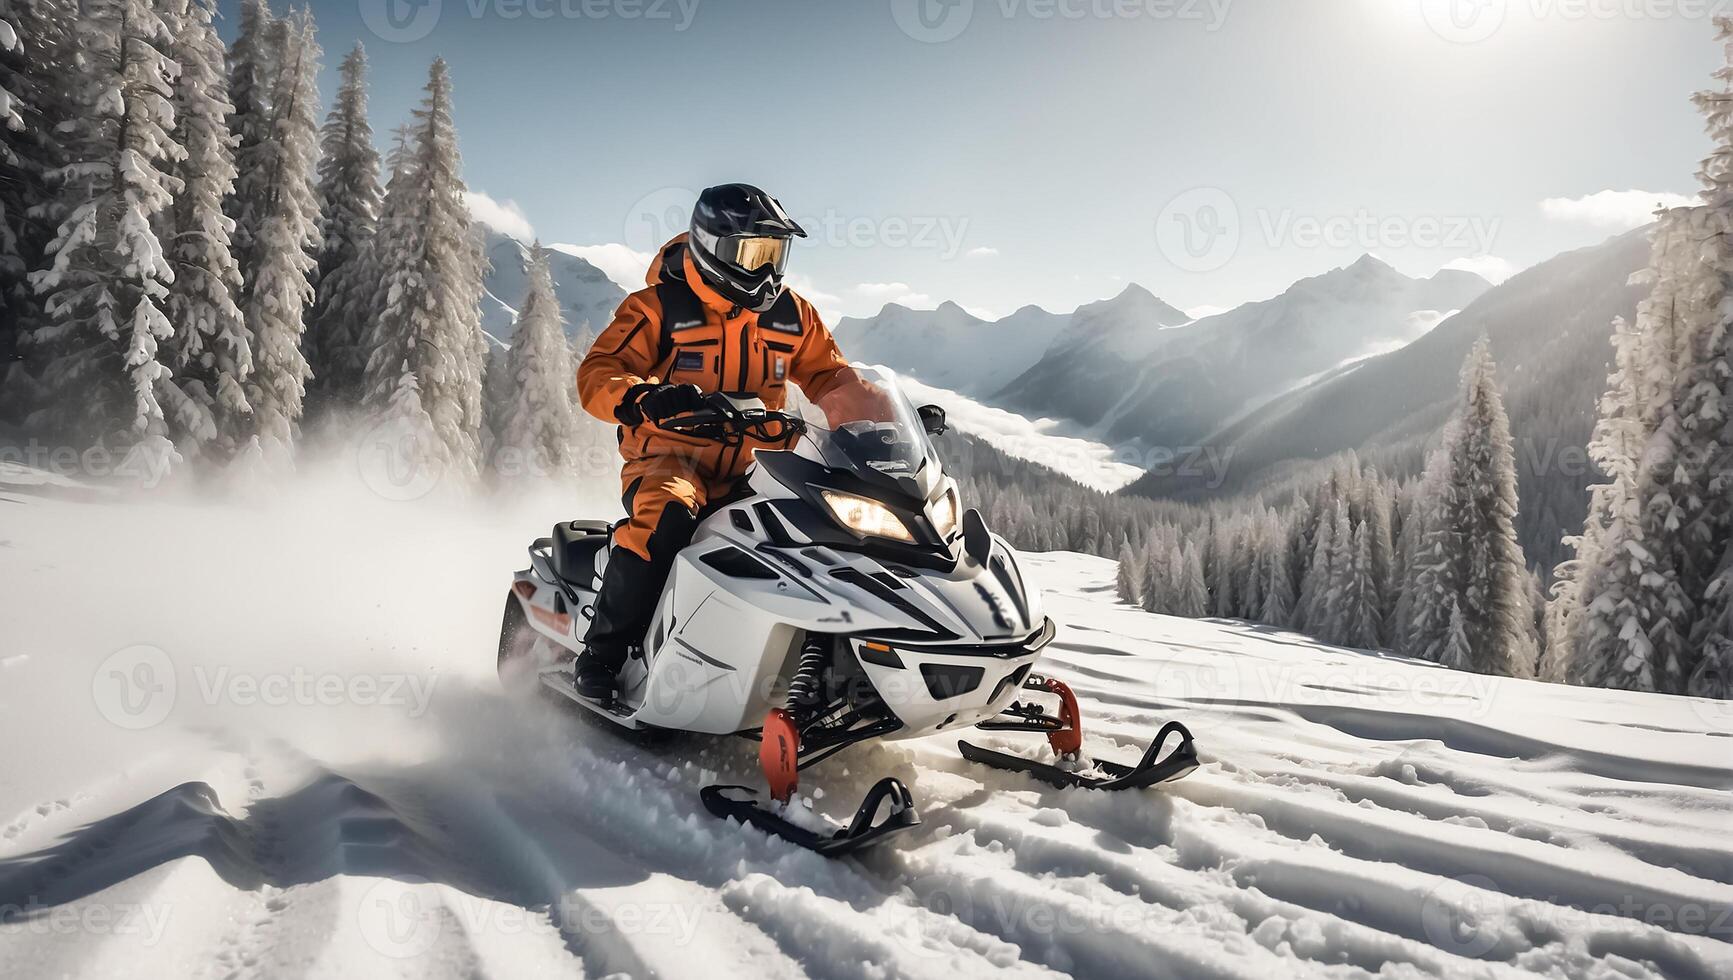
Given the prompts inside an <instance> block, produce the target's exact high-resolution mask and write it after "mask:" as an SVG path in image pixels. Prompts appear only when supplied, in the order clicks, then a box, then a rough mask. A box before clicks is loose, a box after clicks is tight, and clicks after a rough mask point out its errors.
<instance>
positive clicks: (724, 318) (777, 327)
mask: <svg viewBox="0 0 1733 980" xmlns="http://www.w3.org/2000/svg"><path fill="white" fill-rule="evenodd" d="M644 281H645V283H646V287H645V288H644V289H640V290H638V291H637V292H635V293H633V294H631V295H630V296H627V297H626V299H625V301H624V302H622V303H621V304H620V308H619V309H618V310H616V311H615V312H614V322H613V323H610V324H609V325H608V329H606V330H604V331H602V334H601V336H599V337H597V338H596V342H595V344H594V346H592V347H591V348H590V352H589V353H588V354H587V355H585V356H584V361H583V364H581V365H580V366H579V367H578V397H579V399H580V400H581V401H582V403H583V406H584V409H585V411H588V412H589V413H590V414H591V415H594V416H595V417H597V418H599V419H601V420H602V421H604V422H615V423H617V422H619V418H618V417H617V416H616V415H615V413H616V411H617V410H618V409H619V407H620V402H621V401H622V400H623V399H624V398H625V396H626V392H627V390H628V389H630V388H631V387H632V386H633V385H638V384H644V383H647V382H666V383H668V384H695V385H697V386H698V387H699V388H701V389H703V390H704V391H705V392H715V391H726V392H728V393H730V394H747V395H752V396H755V397H757V398H760V399H762V400H763V401H764V404H765V407H767V408H770V409H773V410H775V409H781V408H782V407H783V406H785V405H786V404H787V403H788V385H789V384H790V383H792V384H796V385H799V386H800V389H801V392H802V393H803V394H805V395H806V397H807V398H808V399H810V400H812V401H815V402H817V401H821V400H823V399H825V398H826V396H828V395H830V394H831V393H832V392H834V391H837V390H838V389H841V388H843V387H844V386H847V385H860V384H862V382H861V381H860V379H859V377H858V376H857V375H856V374H855V372H854V369H853V368H850V367H849V366H848V362H847V361H845V360H843V356H842V353H841V352H840V351H839V350H837V346H836V341H835V340H834V339H832V337H831V335H830V331H829V330H828V329H826V328H825V325H824V323H823V322H822V321H821V320H820V319H819V316H818V313H817V311H815V310H814V309H813V308H812V304H810V303H808V302H807V301H806V300H805V299H803V298H801V297H800V296H799V295H797V294H795V293H794V292H793V291H792V290H788V291H785V292H784V293H783V296H782V299H780V300H779V301H777V303H776V305H775V306H772V307H771V308H770V309H769V310H766V311H765V312H764V313H761V314H760V313H753V312H752V311H750V310H742V309H741V308H739V307H738V306H735V305H734V304H732V303H730V302H729V301H728V300H726V299H724V298H723V297H722V296H721V295H719V294H718V293H717V292H716V291H715V290H713V289H711V288H710V287H709V286H707V285H706V284H705V283H704V281H703V279H702V278H701V277H700V275H699V274H698V270H697V269H696V268H695V267H694V266H693V264H692V259H691V257H690V256H688V255H687V254H686V236H685V235H683V234H682V235H679V236H677V237H675V238H674V239H673V240H672V241H670V242H669V243H668V244H666V245H664V246H662V250H661V252H660V253H659V254H658V255H657V257H656V259H655V260H654V261H653V262H652V263H651V264H650V270H649V273H648V274H647V275H646V276H645V277H644ZM620 453H621V455H623V456H625V457H626V459H628V460H634V459H642V458H644V457H646V456H656V455H668V454H681V455H687V456H692V457H695V458H696V461H697V462H698V465H699V468H700V469H701V470H703V471H708V473H709V474H711V475H715V476H737V475H738V474H739V473H740V472H741V471H743V470H744V469H745V466H746V464H747V463H748V462H750V461H751V457H750V456H749V455H747V454H744V453H742V452H741V451H740V450H739V449H733V450H723V449H722V448H721V447H718V446H716V445H715V444H713V443H708V442H704V441H702V440H698V439H694V438H692V437H689V436H685V435H681V434H679V433H673V432H666V431H664V430H662V429H660V428H658V427H656V426H655V425H654V424H651V423H648V422H646V423H644V424H642V425H638V426H634V427H631V428H629V429H622V431H621V438H620Z"/></svg>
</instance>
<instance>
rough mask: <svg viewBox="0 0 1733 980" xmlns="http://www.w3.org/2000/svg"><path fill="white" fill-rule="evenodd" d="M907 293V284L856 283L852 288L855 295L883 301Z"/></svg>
mask: <svg viewBox="0 0 1733 980" xmlns="http://www.w3.org/2000/svg"><path fill="white" fill-rule="evenodd" d="M909 291H910V290H909V284H908V283H906V282H862V283H856V284H855V287H854V292H855V294H856V295H858V296H865V297H866V298H867V299H884V298H885V297H887V296H895V295H897V294H899V293H906V292H909Z"/></svg>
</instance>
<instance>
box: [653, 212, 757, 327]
mask: <svg viewBox="0 0 1733 980" xmlns="http://www.w3.org/2000/svg"><path fill="white" fill-rule="evenodd" d="M688 237H690V236H689V235H688V234H687V233H686V232H681V233H680V234H678V235H675V236H674V237H673V238H670V239H669V240H668V242H667V244H665V245H663V246H662V248H661V249H660V250H659V251H657V253H656V258H655V259H653V260H652V261H651V262H650V268H649V271H647V272H646V273H644V285H646V286H660V285H662V284H663V283H665V282H679V283H685V284H686V287H687V288H688V289H690V290H692V292H693V294H694V295H696V296H697V297H698V299H699V301H700V302H702V303H703V304H704V305H705V306H707V307H709V308H710V309H712V310H715V311H716V312H717V313H718V314H720V315H721V316H722V318H723V319H727V316H728V314H729V313H731V312H733V311H734V310H735V305H734V304H733V303H732V302H730V301H729V300H728V299H727V298H726V297H724V296H723V295H722V294H721V293H718V292H717V291H716V290H714V289H712V288H711V287H710V284H709V283H707V282H705V281H704V276H703V275H702V274H701V273H700V272H699V271H698V267H697V266H696V265H694V264H693V262H692V254H691V252H690V250H689V249H688V248H687V246H686V241H687V238H688Z"/></svg>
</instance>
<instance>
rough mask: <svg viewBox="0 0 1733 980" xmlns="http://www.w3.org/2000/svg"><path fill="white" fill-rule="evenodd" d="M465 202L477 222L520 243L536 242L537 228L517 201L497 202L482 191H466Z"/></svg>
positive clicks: (464, 194)
mask: <svg viewBox="0 0 1733 980" xmlns="http://www.w3.org/2000/svg"><path fill="white" fill-rule="evenodd" d="M463 202H464V203H465V204H467V205H469V214H470V217H472V218H474V219H475V220H476V221H477V222H479V223H481V224H484V225H486V226H488V227H489V228H492V229H493V230H494V231H497V232H499V233H500V234H502V235H510V236H511V237H513V238H515V239H517V240H518V241H520V242H532V241H535V237H536V230H535V227H534V226H533V225H531V224H530V219H529V218H528V217H526V216H525V215H524V212H523V209H522V208H520V207H518V205H517V202H516V201H512V200H505V201H496V200H494V199H493V198H492V197H490V196H488V195H487V194H485V193H483V192H481V191H464V193H463Z"/></svg>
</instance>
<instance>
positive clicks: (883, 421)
mask: <svg viewBox="0 0 1733 980" xmlns="http://www.w3.org/2000/svg"><path fill="white" fill-rule="evenodd" d="M860 374H861V377H862V378H863V382H864V383H867V384H870V385H872V386H874V388H875V389H876V390H878V391H879V392H881V393H882V396H883V397H882V398H881V399H879V400H878V401H877V402H876V404H878V405H880V406H881V408H880V409H879V410H878V411H876V412H875V414H876V415H879V416H883V417H875V418H870V419H863V420H861V421H858V422H844V423H841V424H839V425H838V426H837V427H836V428H834V429H833V428H828V427H827V425H828V424H829V423H830V421H831V420H830V419H829V418H828V417H826V416H823V415H818V414H817V413H816V412H815V411H814V410H813V408H812V406H806V408H805V411H806V417H803V416H797V415H786V414H783V413H776V412H767V411H765V410H764V409H763V407H762V405H761V404H760V403H756V402H747V401H739V400H734V399H727V398H722V397H718V398H713V399H712V402H711V406H712V407H711V408H710V409H708V410H707V411H706V412H703V413H699V414H698V415H694V416H691V417H689V418H685V419H679V420H675V421H674V422H672V423H668V426H669V427H672V428H676V429H677V430H678V431H681V432H684V433H686V434H689V435H691V434H696V435H701V436H707V437H712V438H716V439H718V440H721V441H730V440H734V444H738V440H739V439H740V438H741V437H742V435H743V434H748V435H751V436H752V437H753V438H755V439H763V438H764V437H765V436H766V435H780V434H784V433H786V434H787V435H788V439H787V441H786V443H785V444H786V445H788V446H789V448H787V449H785V450H778V451H766V450H764V449H760V450H758V452H757V454H756V461H755V463H754V465H753V466H752V468H751V470H750V471H749V472H748V474H747V477H746V479H745V481H744V484H745V485H744V486H743V487H742V488H740V489H739V490H738V491H737V492H736V493H735V494H733V495H732V496H731V497H730V498H729V499H726V500H723V501H720V502H717V503H715V504H713V505H712V506H711V507H710V508H709V509H708V511H707V513H706V514H705V515H704V518H703V520H702V521H701V522H700V524H699V526H698V529H697V532H696V534H695V535H694V537H693V540H692V543H691V544H690V545H689V546H688V547H686V548H685V549H684V550H683V551H682V552H681V553H680V555H679V556H678V558H677V559H676V561H675V563H674V568H673V571H672V573H671V574H670V576H669V579H668V582H667V585H666V587H665V588H664V590H663V592H662V596H661V599H660V602H659V605H658V607H657V611H656V613H655V616H654V618H653V620H652V623H651V626H650V629H649V631H648V633H647V635H646V636H645V639H644V643H643V646H642V648H641V649H640V650H639V651H637V652H636V653H635V655H634V656H633V657H632V658H631V659H630V660H629V661H628V662H627V665H626V667H625V669H624V670H623V671H622V673H621V676H620V680H619V691H618V694H617V695H616V697H615V698H614V699H612V700H611V701H609V702H608V703H606V704H604V703H599V702H596V701H592V700H589V699H586V698H583V697H580V696H579V695H578V694H577V693H576V692H575V691H574V690H573V687H572V667H571V663H572V659H573V658H574V657H575V656H576V655H577V653H578V652H580V651H581V650H582V649H583V637H584V635H585V633H586V632H587V630H588V629H589V623H590V617H591V616H592V615H593V613H594V604H595V599H596V591H597V589H598V587H599V585H600V582H601V576H602V574H603V572H604V571H605V569H606V566H607V561H608V555H609V542H610V532H611V527H610V525H608V524H607V523H605V522H585V521H574V522H569V523H564V524H561V525H558V526H557V527H555V529H554V531H553V533H552V534H551V535H550V536H549V537H546V538H542V539H540V540H538V541H536V542H535V543H534V544H533V545H532V546H531V547H530V567H529V568H527V569H524V570H522V571H520V572H518V573H517V575H516V577H515V580H514V582H513V583H512V587H511V592H510V594H509V595H508V597H507V602H506V611H505V621H504V624H503V626H502V631H501V638H500V648H499V658H500V672H501V676H502V679H504V680H506V681H507V683H508V684H515V685H517V686H519V687H522V688H534V687H536V686H539V687H541V688H543V689H545V690H546V691H548V692H552V693H554V694H557V695H558V696H560V697H562V698H565V699H567V700H569V701H571V702H572V703H574V704H577V705H580V706H581V707H582V708H583V709H584V710H586V711H589V712H593V713H595V714H596V715H598V716H599V717H601V718H604V719H606V720H607V721H608V722H610V723H612V724H613V725H616V726H619V727H620V728H622V729H625V730H628V731H635V732H641V733H650V732H666V731H677V732H691V733H701V734H710V735H744V736H747V737H752V738H756V739H758V740H759V741H760V762H761V764H762V767H763V769H764V775H765V779H766V782H767V783H768V784H769V791H770V792H769V795H770V797H771V801H770V802H769V803H765V802H762V801H761V800H760V799H759V798H758V794H756V793H755V792H753V791H751V790H750V789H748V788H746V787H722V786H718V787H709V788H707V789H706V790H705V792H704V802H705V805H706V807H707V808H708V809H709V810H710V811H711V812H712V813H715V814H717V815H721V816H732V817H736V818H738V819H741V820H742V821H745V822H749V823H752V824H754V825H756V826H759V827H761V828H763V829H765V830H768V831H770V832H772V833H775V834H777V835H779V836H782V837H786V838H788V839H790V840H793V841H795V842H796V843H799V844H802V845H803V846H807V847H811V848H813V849H815V850H819V851H821V852H824V853H829V854H837V853H845V852H847V851H850V850H855V849H858V848H859V847H861V846H865V845H868V844H871V843H876V842H878V841H880V840H883V839H885V838H886V837H888V836H890V835H891V834H892V833H894V832H896V831H900V830H906V829H908V828H910V827H913V826H915V825H917V824H918V822H919V818H918V816H916V814H915V810H914V805H913V802H912V799H911V798H910V796H909V793H908V790H907V788H906V787H904V786H903V785H902V784H901V783H900V782H899V781H897V780H895V779H894V778H889V779H886V780H883V781H881V782H880V783H879V784H878V785H877V786H875V787H874V788H873V790H872V791H871V792H870V793H869V794H868V798H867V800H866V802H865V803H863V805H862V808H861V812H860V813H859V814H858V815H857V817H856V819H855V821H854V823H853V824H851V825H850V826H849V827H847V828H834V829H833V831H830V832H826V831H815V830H812V829H810V828H803V827H801V826H798V825H797V824H796V823H795V822H792V821H790V820H788V819H785V817H787V816H789V815H790V814H787V813H786V812H785V811H784V810H783V809H782V804H785V803H786V802H787V801H788V800H789V798H790V796H791V794H792V792H793V790H794V788H795V785H796V782H797V780H798V775H797V774H798V771H799V770H800V769H804V768H806V767H808V766H811V765H813V764H814V763H816V762H818V761H821V760H822V759H824V758H828V757H829V756H830V755H832V754H834V753H836V752H839V751H841V750H842V749H844V748H846V747H848V746H849V745H853V744H856V743H858V742H861V741H865V740H868V739H887V740H893V739H905V738H917V737H921V736H925V735H931V734H934V733H939V732H949V731H957V730H960V729H963V728H966V727H971V726H976V725H980V726H981V727H983V728H988V729H997V730H1007V729H1010V730H1021V731H1034V732H1045V733H1048V734H1049V736H1050V739H1052V740H1053V742H1054V746H1055V749H1056V750H1058V749H1063V748H1065V747H1067V746H1069V747H1070V748H1071V749H1072V750H1073V751H1074V749H1075V746H1073V745H1071V741H1072V740H1075V739H1074V736H1075V737H1076V738H1080V736H1079V735H1078V734H1077V733H1078V731H1079V725H1078V719H1077V718H1076V711H1075V702H1074V701H1073V700H1072V699H1071V698H1070V694H1069V691H1068V690H1065V691H1064V695H1063V698H1062V704H1061V711H1060V713H1059V714H1058V715H1053V714H1048V713H1046V712H1044V711H1042V710H1040V709H1038V708H1035V707H1032V705H1031V703H1028V702H1025V701H1023V700H1020V698H1022V697H1024V696H1025V695H1026V694H1027V693H1028V691H1030V690H1039V691H1044V692H1049V693H1052V692H1056V691H1059V690H1061V689H1063V685H1060V684H1058V682H1056V681H1049V680H1047V679H1045V678H1036V677H1035V676H1034V674H1033V668H1034V667H1035V664H1036V662H1037V660H1039V658H1040V656H1041V651H1042V648H1043V647H1045V646H1046V645H1047V644H1048V643H1049V642H1050V641H1051V640H1052V638H1053V635H1054V631H1055V630H1054V624H1053V623H1052V621H1051V620H1049V619H1048V618H1047V617H1046V615H1045V614H1044V612H1043V610H1042V602H1041V594H1040V592H1039V590H1037V589H1035V588H1033V587H1031V586H1030V584H1029V583H1028V581H1027V580H1026V579H1025V577H1024V573H1023V569H1022V566H1021V564H1020V563H1019V561H1018V556H1017V554H1016V552H1015V551H1014V550H1013V549H1012V548H1011V547H1010V546H1009V545H1008V544H1007V543H1006V542H1005V541H1004V539H1003V538H1001V537H999V536H998V535H995V534H992V533H990V532H989V531H988V529H987V527H986V526H985V523H984V522H983V521H982V519H981V516H980V515H979V514H978V513H977V512H975V511H967V512H964V511H962V509H961V506H960V501H959V499H958V492H957V485H956V481H955V480H954V479H952V478H951V477H949V476H948V475H946V474H945V472H944V470H943V466H942V463H941V461H940V459H939V455H938V452H937V450H936V449H935V447H934V446H933V443H932V441H931V439H930V434H931V432H933V431H943V413H942V412H939V411H938V410H936V409H931V408H928V409H921V410H917V409H915V408H913V406H912V405H911V404H910V403H909V402H908V401H907V399H905V398H904V397H903V396H902V394H901V392H900V390H899V389H898V388H897V387H896V385H895V382H894V379H892V378H890V377H889V376H887V375H884V374H881V373H879V372H876V371H872V370H862V371H861V372H860ZM885 405H888V406H889V408H888V409H885V408H883V407H882V406H885ZM820 407H821V408H823V407H824V406H820ZM830 414H835V412H834V411H831V412H830ZM815 416H816V418H815ZM817 419H823V421H817ZM851 525H852V526H851ZM1067 704H1068V705H1069V706H1070V717H1069V718H1067V717H1065V710H1064V708H1065V705H1067ZM1056 732H1057V733H1059V734H1054V733H1056ZM1184 748H1185V749H1186V751H1188V752H1189V749H1190V739H1189V736H1188V737H1187V738H1186V739H1185V745H1184ZM971 749H972V747H971ZM974 751H977V752H984V753H986V754H987V755H997V753H991V752H990V751H989V750H974ZM972 757H974V756H972ZM1006 758H1008V759H1011V760H1012V763H1014V765H1010V766H1008V767H1010V768H1021V767H1022V766H1021V763H1023V762H1029V761H1031V760H1019V759H1017V758H1016V757H1006ZM980 761H985V762H989V763H990V764H999V765H1001V766H1005V763H1003V762H994V760H993V759H990V758H986V757H981V758H980ZM1192 763H1193V764H1194V765H1195V756H1193V757H1192ZM1033 764H1034V765H1040V763H1033ZM1029 771H1033V770H1029ZM1035 775H1037V776H1038V777H1039V776H1040V775H1041V774H1040V773H1039V772H1035ZM1049 781H1051V780H1049Z"/></svg>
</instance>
